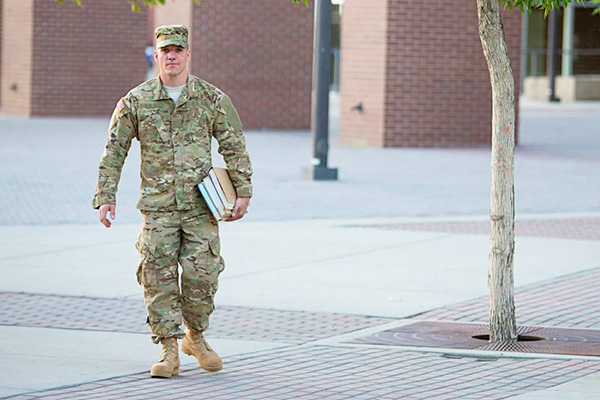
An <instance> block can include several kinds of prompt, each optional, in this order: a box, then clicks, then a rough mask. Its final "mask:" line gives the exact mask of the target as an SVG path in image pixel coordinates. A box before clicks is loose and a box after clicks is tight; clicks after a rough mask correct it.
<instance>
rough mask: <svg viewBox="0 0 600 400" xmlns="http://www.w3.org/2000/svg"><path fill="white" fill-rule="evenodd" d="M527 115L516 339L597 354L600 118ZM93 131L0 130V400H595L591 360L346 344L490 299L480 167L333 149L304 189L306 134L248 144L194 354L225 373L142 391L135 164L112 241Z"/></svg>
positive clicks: (483, 157) (535, 109) (154, 351)
mask: <svg viewBox="0 0 600 400" xmlns="http://www.w3.org/2000/svg"><path fill="white" fill-rule="evenodd" d="M526 107H528V108H527V109H526V110H525V111H524V112H523V114H522V117H521V146H520V147H519V148H518V149H517V166H516V180H517V186H516V193H517V226H516V230H517V239H516V251H515V283H516V286H517V288H518V294H517V313H518V314H519V318H520V325H523V324H532V323H536V324H539V325H540V326H548V327H552V328H556V327H568V328H571V329H579V330H581V331H585V332H587V333H588V334H589V335H592V336H593V335H596V333H598V332H600V321H599V319H598V318H599V317H598V316H599V315H600V312H599V311H600V310H598V308H597V307H596V306H595V305H594V304H598V302H597V301H596V299H597V294H596V291H595V289H594V285H595V284H596V279H597V277H598V276H600V274H599V273H598V271H599V270H598V268H600V263H599V262H598V255H599V254H600V202H598V198H599V195H600V187H599V185H600V179H598V178H600V172H599V168H598V167H599V165H600V136H598V135H597V122H598V121H599V120H600V111H597V110H598V109H596V108H593V109H590V108H589V106H588V105H582V106H581V107H580V108H577V107H575V106H569V107H565V108H559V109H552V110H550V111H548V109H547V108H546V107H544V106H539V105H526ZM105 122H106V121H96V120H68V121H66V120H59V119H49V120H41V119H34V120H17V119H0V132H2V138H3V142H4V143H6V146H4V147H2V149H0V153H1V154H0V155H1V156H2V169H1V170H0V183H1V184H2V187H3V188H5V191H4V192H3V194H5V195H4V196H2V200H0V201H2V202H3V203H2V205H3V209H4V210H5V213H3V215H2V216H1V217H0V243H1V244H0V248H1V250H2V252H1V253H0V254H1V256H0V274H1V275H2V276H3V279H2V281H0V298H1V299H2V304H3V307H2V311H0V341H1V342H2V343H4V345H3V346H2V348H1V349H0V353H1V354H2V356H3V357H2V358H3V363H2V364H0V396H11V395H14V396H16V398H22V399H33V398H54V399H62V398H76V399H87V398H90V399H91V398H95V399H100V398H101V399H113V398H114V399H123V398H128V399H129V398H132V399H133V398H136V399H151V398H157V397H160V398H161V399H162V398H165V399H168V398H180V397H182V396H185V397H190V398H198V397H199V393H202V394H203V396H205V395H206V394H209V395H210V398H211V399H270V400H271V399H272V400H275V399H426V398H429V399H439V400H441V399H452V398H456V399H504V398H511V399H518V400H529V399H531V400H534V399H536V400H537V399H549V400H555V399H562V400H566V399H593V398H596V397H598V398H600V379H599V378H600V358H598V357H590V356H570V355H555V354H554V355H550V354H527V353H515V352H512V353H507V352H493V351H492V352H490V351H478V350H464V349H451V348H442V349H440V348H437V349H436V348H431V347H410V346H397V345H388V346H382V345H367V344H358V343H354V342H353V340H354V339H356V338H363V337H366V336H368V335H372V334H375V333H378V332H382V331H385V330H389V329H396V328H398V327H402V326H406V325H410V324H413V323H415V322H418V321H422V320H427V321H438V322H441V323H443V322H447V321H450V320H452V321H458V322H461V323H470V322H473V323H481V314H482V313H483V314H485V301H483V302H481V301H479V300H478V302H475V303H473V302H471V301H472V300H473V299H480V300H482V299H481V298H482V296H485V295H486V293H487V286H486V280H487V259H488V251H489V234H488V233H487V232H488V229H489V228H488V225H487V221H488V217H487V208H488V207H489V206H488V204H489V177H488V175H489V150H488V149H455V150H416V149H358V148H345V147H340V146H337V145H335V143H334V146H333V148H332V157H331V165H332V166H338V167H340V172H341V177H342V179H341V180H340V181H339V182H303V181H301V180H300V179H299V176H300V169H301V167H302V166H303V165H304V164H305V163H306V160H308V159H309V158H310V154H309V152H310V138H309V136H308V134H307V133H306V132H279V133H278V132H251V133H250V134H249V135H248V142H249V147H250V150H251V154H252V156H253V160H254V162H255V165H256V187H257V193H258V194H260V196H257V197H256V198H255V199H253V206H252V207H253V208H252V211H251V214H249V215H248V218H247V219H245V220H243V221H241V222H239V223H235V224H222V225H221V233H222V243H223V245H222V248H223V256H224V258H225V260H226V269H225V271H224V273H223V275H222V278H221V281H220V282H221V283H220V289H219V293H218V295H217V310H216V312H215V314H214V316H213V318H212V319H211V328H210V329H209V331H208V334H207V336H208V338H209V340H210V342H211V344H214V347H215V348H216V349H217V350H218V351H219V352H220V353H221V354H222V355H223V356H224V361H225V368H224V370H223V371H222V372H220V373H217V374H208V373H204V372H202V371H201V370H198V369H197V368H196V367H195V364H194V363H193V362H192V361H191V359H190V358H188V357H185V356H183V355H182V357H185V358H182V361H183V362H184V365H185V367H184V368H183V369H182V374H181V375H180V376H179V377H177V378H174V379H171V380H152V379H149V378H148V372H147V371H148V369H149V367H150V365H151V364H152V363H153V362H154V361H155V360H156V358H157V357H158V355H159V348H158V347H156V346H154V345H152V344H151V342H150V340H149V335H148V333H147V328H146V327H145V326H144V320H145V313H144V309H143V301H142V290H141V288H140V287H139V286H138V285H137V283H136V281H135V267H136V265H137V262H138V255H137V252H136V250H135V248H134V246H133V242H134V240H135V238H136V237H137V235H138V232H139V223H138V222H137V220H138V219H139V217H138V214H137V212H136V211H135V210H134V209H133V204H134V202H135V197H136V193H135V192H136V188H137V184H136V183H135V180H136V176H137V172H136V171H135V167H136V163H137V161H136V158H135V157H136V154H135V152H136V150H135V149H133V150H132V154H131V156H132V157H133V159H132V160H129V162H128V163H127V168H128V169H127V171H126V173H125V176H124V177H123V180H122V182H121V189H120V192H119V210H118V215H117V220H116V223H115V225H114V227H113V228H111V229H110V230H108V229H104V228H103V227H101V226H100V225H99V224H98V222H97V220H96V218H97V217H96V215H95V213H94V211H93V210H91V208H89V201H90V198H91V193H92V191H93V180H94V179H95V168H96V162H97V158H98V156H99V154H100V152H101V148H102V142H103V141H104V133H103V131H104V125H105ZM332 123H333V126H334V127H335V124H336V121H333V122H332ZM101 128H102V129H101ZM16 132H25V133H26V134H25V135H23V136H20V137H17V135H16V134H15V133H16ZM81 132H86V134H82V133H81ZM571 277H575V278H577V279H575V278H573V279H571ZM563 281H564V282H567V281H568V284H567V283H565V284H564V289H563V291H562V292H561V291H558V292H556V293H565V291H566V292H570V291H573V292H575V293H576V294H577V295H576V296H564V295H563V296H558V295H556V294H554V292H552V293H550V292H548V295H547V296H544V291H545V289H544V288H545V287H546V286H544V285H547V284H548V282H554V283H553V284H555V285H559V286H560V285H563ZM532 293H537V294H536V295H535V296H533V297H532ZM540 293H541V294H540ZM567 297H568V298H567ZM528 299H534V300H535V304H532V303H531V302H528V301H529V300H528ZM470 302H471V303H470ZM481 304H483V306H481ZM465 305H468V307H466V306H465ZM519 307H520V308H519ZM595 307H596V308H595ZM536 308H537V309H538V310H542V311H543V312H544V313H543V315H542V316H545V318H541V317H540V316H539V315H538V314H536ZM432 310H433V311H432ZM436 310H437V311H436ZM459 310H462V311H461V312H462V314H461V313H460V312H459ZM464 310H468V312H465V311H464ZM520 310H522V311H520ZM559 310H562V311H559ZM534 314H535V315H534ZM436 315H437V316H438V317H436ZM569 315H570V316H571V318H570V319H567V316H569ZM597 337H598V338H599V340H600V334H599V335H597ZM81 384H83V385H81ZM73 385H75V386H73ZM52 388H57V389H54V390H50V389H52Z"/></svg>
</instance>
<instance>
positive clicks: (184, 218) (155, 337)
mask: <svg viewBox="0 0 600 400" xmlns="http://www.w3.org/2000/svg"><path fill="white" fill-rule="evenodd" d="M218 229H219V227H218V225H217V222H216V221H215V219H214V218H213V217H212V215H211V214H210V212H209V211H208V209H207V208H206V207H202V208H199V209H197V210H191V211H142V233H141V234H140V236H139V238H138V241H137V242H136V247H137V249H138V250H139V252H140V257H141V259H140V264H139V266H138V270H137V279H138V282H139V283H140V285H142V286H143V287H144V298H145V303H146V308H147V310H148V320H147V322H148V325H149V327H150V330H151V331H152V341H153V342H154V343H157V344H158V343H160V341H161V340H162V339H164V338H168V337H177V338H183V337H185V332H184V331H183V330H181V328H180V326H181V324H182V322H184V323H185V325H186V326H187V327H188V328H190V329H193V330H197V331H201V332H202V331H204V330H205V329H206V328H207V327H208V318H209V316H210V314H211V313H212V312H213V309H214V302H213V300H214V296H215V293H216V291H217V288H218V277H219V274H220V273H221V272H222V271H223V269H224V267H225V264H224V262H223V258H222V257H221V256H220V245H219V231H218ZM178 264H180V265H181V268H182V274H181V291H180V290H179V268H178Z"/></svg>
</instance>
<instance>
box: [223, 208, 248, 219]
mask: <svg viewBox="0 0 600 400" xmlns="http://www.w3.org/2000/svg"><path fill="white" fill-rule="evenodd" d="M247 209H248V207H247V206H245V205H243V204H236V205H235V207H233V210H232V211H231V217H229V218H227V219H224V220H223V221H225V222H233V221H237V220H238V219H242V218H243V217H244V215H246V213H247V212H248V211H247Z"/></svg>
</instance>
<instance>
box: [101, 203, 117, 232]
mask: <svg viewBox="0 0 600 400" xmlns="http://www.w3.org/2000/svg"><path fill="white" fill-rule="evenodd" d="M109 211H110V217H111V218H112V219H115V212H116V206H114V205H109V204H105V205H102V206H100V209H99V210H98V214H99V215H100V223H101V224H102V225H104V226H105V227H107V228H110V226H111V223H110V221H109V220H108V219H107V218H106V214H107V212H109Z"/></svg>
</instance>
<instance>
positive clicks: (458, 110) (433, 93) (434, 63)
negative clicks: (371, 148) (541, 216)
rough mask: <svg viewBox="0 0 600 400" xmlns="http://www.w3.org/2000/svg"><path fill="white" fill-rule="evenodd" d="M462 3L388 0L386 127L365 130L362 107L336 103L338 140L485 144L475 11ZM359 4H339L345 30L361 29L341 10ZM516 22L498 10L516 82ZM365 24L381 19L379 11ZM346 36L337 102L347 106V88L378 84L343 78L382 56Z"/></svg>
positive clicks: (484, 80)
mask: <svg viewBox="0 0 600 400" xmlns="http://www.w3.org/2000/svg"><path fill="white" fill-rule="evenodd" d="M462 3H464V5H463V4H462ZM462 3H461V5H462V7H455V8H450V7H448V8H445V9H444V11H443V12H440V10H439V4H437V3H435V2H414V1H409V0H401V1H398V0H394V1H391V0H388V9H387V16H386V21H387V31H386V41H387V46H386V52H385V62H386V74H385V77H384V78H383V79H384V85H385V93H384V99H383V101H384V106H383V110H381V111H380V112H382V113H383V115H384V126H383V129H379V128H378V127H377V128H369V129H365V127H364V125H365V122H367V121H368V118H369V116H368V115H367V114H366V111H367V110H366V109H365V114H364V115H361V114H356V113H355V114H348V110H344V109H342V111H341V115H342V119H343V120H342V127H344V129H343V130H342V131H341V133H340V137H341V140H342V142H344V143H352V142H353V141H354V142H355V141H356V137H361V136H367V141H366V142H367V143H377V140H376V137H381V143H382V145H383V146H384V147H458V146H476V145H487V144H489V143H490V141H491V87H490V81H489V73H488V69H487V65H486V63H485V59H484V56H483V51H482V48H481V42H480V39H479V34H478V31H477V9H476V7H475V4H474V3H473V2H471V1H464V2H462ZM359 4H360V2H359V1H358V0H347V1H346V3H345V4H344V10H343V13H342V25H344V24H346V23H347V24H348V25H349V26H347V27H345V28H344V27H343V29H344V31H352V30H354V29H360V27H357V22H353V20H352V19H351V18H350V17H347V16H346V15H345V14H350V16H351V15H352V14H353V13H354V12H356V10H353V8H358V7H364V6H360V5H359ZM358 11H360V10H358ZM520 21H521V15H520V14H519V13H515V14H505V15H504V25H505V32H506V40H507V43H508V45H509V52H510V56H511V59H512V68H513V72H514V74H515V82H519V71H520V66H519V61H520V55H519V53H520V51H519V50H520V27H521V24H520ZM371 22H372V23H374V24H379V23H381V20H380V17H378V18H377V19H376V20H375V21H371ZM350 39H351V38H350V37H349V38H346V37H343V38H342V51H343V52H342V65H343V70H344V69H345V70H346V73H345V75H343V76H342V82H341V87H342V89H341V95H342V100H341V103H342V104H345V106H346V108H347V104H346V100H345V99H344V97H345V96H346V93H348V92H356V93H358V90H357V86H364V87H367V86H368V84H369V81H372V84H373V85H375V86H379V85H381V78H380V76H379V75H372V76H368V75H367V74H365V75H364V76H363V77H359V79H355V80H356V82H354V81H353V80H352V79H348V80H345V79H344V76H347V77H351V76H352V74H353V73H356V71H357V70H358V71H360V70H361V69H364V68H365V66H364V65H363V64H365V63H364V61H366V60H371V61H372V62H375V63H377V62H380V60H381V56H377V57H375V58H373V57H372V56H371V55H368V54H367V51H369V50H368V49H366V48H362V45H361V46H355V47H353V46H354V45H352V44H349V43H344V42H345V41H346V40H348V41H349V40H350ZM344 50H346V52H344ZM361 57H362V60H363V63H362V64H361V63H360V62H359V63H353V64H352V65H344V63H346V62H347V61H348V59H353V58H354V59H360V58H361ZM346 86H349V88H347V87H346ZM367 93H369V94H370V92H367V91H365V94H363V95H362V96H358V97H357V98H355V99H354V100H353V102H358V101H361V99H362V98H366V95H367ZM377 93H379V92H377ZM363 103H365V102H364V101H363ZM517 107H518V105H517ZM350 115H353V117H352V118H351V116H350ZM361 119H362V121H361ZM350 122H353V123H350ZM375 129H377V131H376V132H375V133H373V131H374V130H375ZM374 137H375V138H374Z"/></svg>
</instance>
